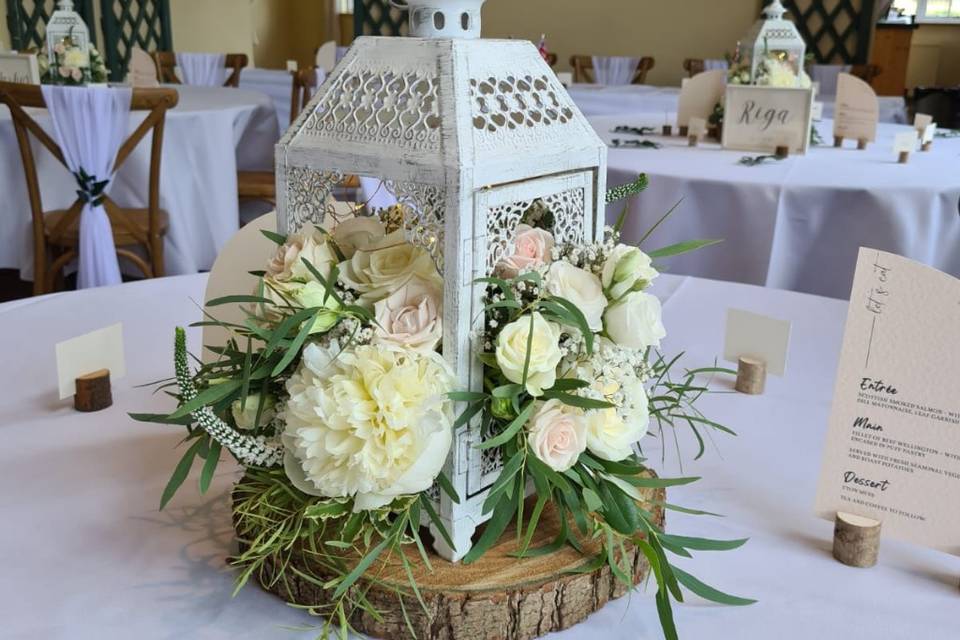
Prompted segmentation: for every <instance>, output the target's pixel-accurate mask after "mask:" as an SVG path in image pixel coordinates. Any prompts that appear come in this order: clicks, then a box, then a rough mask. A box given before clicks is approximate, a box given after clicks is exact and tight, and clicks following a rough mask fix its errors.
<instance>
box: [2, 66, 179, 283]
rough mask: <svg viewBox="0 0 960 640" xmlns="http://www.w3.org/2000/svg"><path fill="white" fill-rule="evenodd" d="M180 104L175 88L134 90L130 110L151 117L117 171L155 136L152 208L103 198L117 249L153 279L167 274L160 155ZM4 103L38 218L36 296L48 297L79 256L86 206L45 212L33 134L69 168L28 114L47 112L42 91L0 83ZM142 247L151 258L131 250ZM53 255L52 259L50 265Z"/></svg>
mask: <svg viewBox="0 0 960 640" xmlns="http://www.w3.org/2000/svg"><path fill="white" fill-rule="evenodd" d="M177 100H178V96H177V92H176V90H174V89H134V90H133V97H132V99H131V102H130V110H131V111H148V112H149V113H147V116H146V118H145V119H144V120H143V122H142V123H140V125H139V126H138V127H137V128H136V129H135V130H134V132H133V133H131V134H130V136H129V137H127V139H126V140H125V141H124V143H123V144H122V145H121V146H120V149H119V150H118V151H117V157H116V159H115V160H114V163H113V170H114V171H117V170H118V169H119V168H120V166H121V165H123V163H124V162H125V161H126V160H127V159H128V158H129V157H130V155H131V154H132V153H133V151H134V149H136V147H137V145H138V144H139V143H140V142H141V141H142V140H143V139H144V137H145V136H146V135H147V134H148V133H150V132H152V133H153V135H152V138H151V142H150V171H149V178H148V193H147V207H146V208H143V209H132V208H124V207H120V206H119V205H118V204H117V203H116V202H114V201H113V200H112V199H111V198H110V197H109V196H106V195H105V196H104V198H103V207H104V209H105V210H106V212H107V217H108V218H109V220H110V228H111V230H112V232H113V239H114V243H115V244H116V246H117V256H118V257H123V258H126V259H128V260H130V261H131V262H132V263H133V264H135V265H136V266H137V268H138V269H140V271H142V272H143V275H144V276H146V277H148V278H150V277H158V276H162V275H163V274H164V268H163V237H164V235H165V234H166V231H167V226H168V224H169V218H168V216H167V213H166V212H165V211H163V210H161V209H160V156H161V152H162V149H163V128H164V123H165V121H166V114H167V109H170V108H172V107H174V106H176V104H177ZM0 103H3V104H5V105H6V106H7V107H8V108H9V109H10V114H11V115H12V116H13V126H14V130H15V132H16V136H17V143H18V145H19V147H20V157H21V160H22V162H23V173H24V176H25V177H26V180H27V195H28V196H29V199H30V211H31V217H32V219H33V292H34V295H37V294H41V293H47V292H49V291H52V290H53V287H54V282H55V281H59V280H60V278H61V272H62V270H63V268H64V267H65V266H66V265H68V264H69V263H70V261H72V260H73V259H74V258H76V257H77V255H78V247H79V244H80V212H81V211H82V210H83V204H84V203H83V201H82V200H81V199H80V198H78V199H77V200H76V201H75V202H74V203H73V204H72V205H70V207H69V208H67V209H59V210H53V211H46V212H45V211H44V210H43V202H42V200H41V196H40V182H39V179H38V177H37V165H36V159H35V158H34V155H33V150H32V148H31V146H30V134H32V135H33V136H34V137H35V138H36V139H37V141H38V142H39V143H40V144H41V145H43V146H44V147H46V149H47V150H48V151H50V153H51V154H52V155H53V157H54V158H56V159H57V160H58V161H59V162H60V163H61V164H62V165H64V166H65V167H66V166H67V163H66V160H65V158H64V156H63V152H62V151H61V149H60V146H59V145H58V144H57V143H56V142H55V141H54V140H53V138H51V137H50V136H49V135H48V134H47V132H46V131H44V130H43V128H42V127H41V126H40V125H39V124H37V121H36V120H34V119H33V118H32V117H31V116H30V114H28V113H27V112H26V111H25V110H24V109H25V108H31V107H33V108H45V107H46V103H45V102H44V99H43V93H42V92H41V89H40V86H39V85H27V84H13V83H7V82H0ZM137 246H139V247H142V248H143V249H144V250H145V252H146V255H147V258H146V259H144V258H143V257H141V256H140V255H139V254H138V253H136V252H134V251H132V250H131V249H130V248H128V247H137ZM48 254H49V257H50V258H52V262H51V263H50V264H49V265H48Z"/></svg>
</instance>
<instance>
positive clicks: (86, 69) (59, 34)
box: [46, 0, 90, 80]
mask: <svg viewBox="0 0 960 640" xmlns="http://www.w3.org/2000/svg"><path fill="white" fill-rule="evenodd" d="M46 39H47V59H48V60H49V61H50V73H55V72H56V68H57V66H58V62H57V61H58V58H57V54H56V52H55V48H56V46H57V45H58V44H62V45H64V46H65V47H67V48H70V47H75V48H76V49H77V50H78V51H79V52H80V53H82V54H83V59H85V60H86V62H85V63H84V64H78V65H75V66H77V67H78V68H80V69H81V71H82V72H83V74H84V79H85V80H89V79H90V31H89V29H87V25H86V23H85V22H84V21H83V18H81V17H80V14H78V13H77V12H75V11H74V10H73V2H72V0H59V2H57V10H56V11H54V12H53V15H52V16H50V20H49V21H48V22H47V28H46Z"/></svg>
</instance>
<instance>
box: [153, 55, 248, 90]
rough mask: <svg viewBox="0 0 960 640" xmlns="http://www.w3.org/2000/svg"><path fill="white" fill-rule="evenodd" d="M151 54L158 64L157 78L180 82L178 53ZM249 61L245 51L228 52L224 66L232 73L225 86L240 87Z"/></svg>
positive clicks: (171, 82)
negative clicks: (242, 75)
mask: <svg viewBox="0 0 960 640" xmlns="http://www.w3.org/2000/svg"><path fill="white" fill-rule="evenodd" d="M151 55H152V56H153V62H154V64H156V65H157V79H158V80H160V82H165V83H167V84H180V78H178V77H177V74H176V72H175V71H174V70H175V69H176V68H177V54H176V53H174V52H173V51H154V52H153V53H152V54H151ZM249 62H250V60H249V58H247V54H245V53H228V54H227V56H226V60H225V61H224V65H223V66H224V68H225V69H230V75H229V76H227V79H226V81H224V83H223V86H225V87H234V88H236V87H239V86H240V72H241V71H243V70H244V68H246V66H247V64H248V63H249Z"/></svg>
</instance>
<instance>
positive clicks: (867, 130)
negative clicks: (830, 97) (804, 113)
mask: <svg viewBox="0 0 960 640" xmlns="http://www.w3.org/2000/svg"><path fill="white" fill-rule="evenodd" d="M879 122H880V102H879V101H878V100H877V93H876V92H875V91H874V90H873V87H871V86H870V85H869V84H867V83H866V82H864V81H863V80H861V79H860V78H858V77H856V76H853V75H850V74H849V73H841V74H839V75H838V76H837V103H836V108H835V110H834V115H833V138H834V143H835V146H840V145H841V144H843V140H844V139H848V140H856V141H858V143H859V147H860V148H861V149H862V148H865V147H866V143H867V142H873V141H874V140H876V139H877V124H878V123H879Z"/></svg>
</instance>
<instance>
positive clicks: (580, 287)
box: [547, 261, 607, 331]
mask: <svg viewBox="0 0 960 640" xmlns="http://www.w3.org/2000/svg"><path fill="white" fill-rule="evenodd" d="M547 291H549V292H550V293H551V294H553V295H555V296H559V297H561V298H565V299H567V300H569V301H570V302H572V303H573V304H574V305H575V306H576V307H577V308H578V309H580V311H581V312H582V313H583V316H584V318H586V320H587V325H588V326H589V327H590V329H591V330H592V331H600V330H601V329H603V310H604V309H606V308H607V297H606V296H605V295H604V294H603V287H602V286H601V285H600V278H598V277H597V276H595V275H593V274H592V273H590V272H589V271H584V270H583V269H580V268H578V267H575V266H573V265H572V264H570V263H569V262H562V261H561V262H554V263H553V264H552V265H550V271H549V272H548V273H547Z"/></svg>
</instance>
